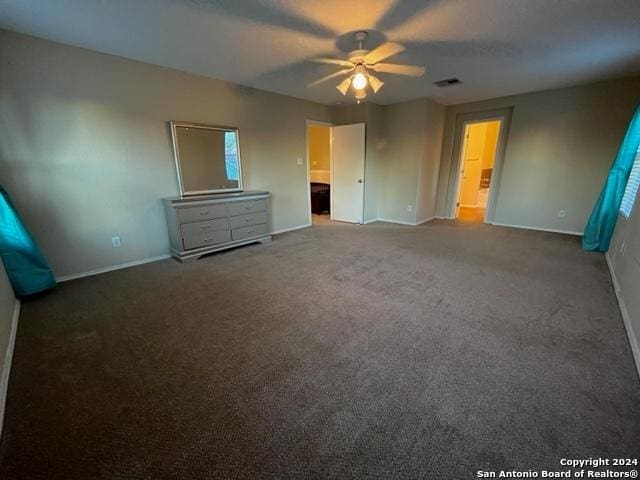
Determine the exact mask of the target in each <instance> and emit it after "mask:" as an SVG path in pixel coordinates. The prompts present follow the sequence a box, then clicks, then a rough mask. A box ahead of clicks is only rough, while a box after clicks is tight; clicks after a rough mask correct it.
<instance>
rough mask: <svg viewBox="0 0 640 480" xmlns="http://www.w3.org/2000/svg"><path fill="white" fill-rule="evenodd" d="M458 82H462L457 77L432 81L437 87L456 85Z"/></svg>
mask: <svg viewBox="0 0 640 480" xmlns="http://www.w3.org/2000/svg"><path fill="white" fill-rule="evenodd" d="M460 83H462V82H461V81H460V80H458V79H457V78H447V79H446V80H439V81H437V82H433V84H434V85H437V86H439V87H450V86H452V85H458V84H460Z"/></svg>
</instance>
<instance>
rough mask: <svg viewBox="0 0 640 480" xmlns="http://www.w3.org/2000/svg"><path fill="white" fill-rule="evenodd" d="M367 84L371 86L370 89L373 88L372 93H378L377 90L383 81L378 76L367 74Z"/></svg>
mask: <svg viewBox="0 0 640 480" xmlns="http://www.w3.org/2000/svg"><path fill="white" fill-rule="evenodd" d="M369 85H370V86H371V90H373V93H378V90H380V89H381V88H382V86H383V85H384V82H383V81H382V80H380V79H379V78H378V77H374V76H373V75H369Z"/></svg>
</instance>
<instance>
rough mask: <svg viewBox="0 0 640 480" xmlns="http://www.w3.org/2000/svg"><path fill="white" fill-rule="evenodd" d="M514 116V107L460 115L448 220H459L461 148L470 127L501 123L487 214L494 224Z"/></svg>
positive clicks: (450, 171)
mask: <svg viewBox="0 0 640 480" xmlns="http://www.w3.org/2000/svg"><path fill="white" fill-rule="evenodd" d="M512 113H513V107H509V108H500V109H495V110H484V111H479V112H470V113H459V114H458V115H456V120H455V127H454V130H453V135H454V137H453V149H452V152H451V169H450V170H449V182H448V188H447V191H451V192H453V194H454V195H453V197H452V198H451V200H450V205H449V208H447V212H448V214H449V218H452V219H455V218H457V215H456V213H457V212H456V210H457V208H456V206H457V203H458V199H459V196H460V186H461V174H460V170H461V168H462V161H463V160H462V153H463V152H462V146H463V145H464V142H463V140H464V139H463V136H464V132H465V129H466V127H467V125H470V124H473V123H483V122H488V121H492V120H500V132H499V133H498V143H497V145H496V153H495V158H494V161H493V173H492V175H491V182H490V183H489V198H488V199H487V207H486V209H485V213H484V222H485V223H493V219H494V216H495V210H496V205H497V203H498V195H499V194H500V183H501V181H502V169H503V166H504V156H505V151H506V148H507V139H508V137H509V129H510V127H511V116H512Z"/></svg>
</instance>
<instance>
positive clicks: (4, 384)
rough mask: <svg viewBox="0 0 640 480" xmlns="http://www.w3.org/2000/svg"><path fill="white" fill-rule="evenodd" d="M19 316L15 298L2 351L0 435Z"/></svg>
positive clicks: (18, 303) (18, 306) (17, 302)
mask: <svg viewBox="0 0 640 480" xmlns="http://www.w3.org/2000/svg"><path fill="white" fill-rule="evenodd" d="M19 318H20V300H16V304H15V307H14V309H13V317H11V327H10V330H9V342H8V343H7V351H6V352H4V364H3V368H2V372H0V435H1V434H2V427H3V425H4V411H5V407H6V405H7V391H8V389H9V374H10V373H11V362H12V360H13V350H14V348H15V346H16V334H17V332H18V319H19Z"/></svg>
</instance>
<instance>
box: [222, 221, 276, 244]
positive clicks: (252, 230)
mask: <svg viewBox="0 0 640 480" xmlns="http://www.w3.org/2000/svg"><path fill="white" fill-rule="evenodd" d="M268 233H269V226H268V225H267V224H266V223H263V224H262V225H252V226H250V227H242V228H236V229H234V230H231V235H232V237H233V239H234V240H242V239H244V238H251V237H260V236H263V235H267V234H268Z"/></svg>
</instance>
